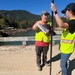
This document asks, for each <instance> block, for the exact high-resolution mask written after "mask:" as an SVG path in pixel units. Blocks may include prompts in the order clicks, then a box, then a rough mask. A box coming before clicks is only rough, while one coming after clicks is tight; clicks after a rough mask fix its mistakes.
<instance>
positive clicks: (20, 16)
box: [0, 10, 40, 23]
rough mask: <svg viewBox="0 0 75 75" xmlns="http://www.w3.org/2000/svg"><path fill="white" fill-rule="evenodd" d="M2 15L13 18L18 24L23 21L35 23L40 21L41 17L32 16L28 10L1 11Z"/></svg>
mask: <svg viewBox="0 0 75 75" xmlns="http://www.w3.org/2000/svg"><path fill="white" fill-rule="evenodd" d="M0 13H3V14H5V16H11V17H12V18H13V19H15V21H16V22H18V23H19V22H21V21H23V20H25V21H34V20H39V19H40V16H39V15H35V14H32V13H30V12H28V11H26V10H11V11H10V10H0Z"/></svg>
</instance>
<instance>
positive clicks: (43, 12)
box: [41, 10, 50, 15]
mask: <svg viewBox="0 0 75 75" xmlns="http://www.w3.org/2000/svg"><path fill="white" fill-rule="evenodd" d="M42 14H47V15H50V14H49V13H48V11H46V10H44V11H42V13H41V15H42Z"/></svg>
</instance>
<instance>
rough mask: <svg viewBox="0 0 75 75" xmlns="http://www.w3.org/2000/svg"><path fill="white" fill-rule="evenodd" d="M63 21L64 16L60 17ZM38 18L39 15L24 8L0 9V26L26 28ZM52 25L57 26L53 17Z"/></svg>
mask: <svg viewBox="0 0 75 75" xmlns="http://www.w3.org/2000/svg"><path fill="white" fill-rule="evenodd" d="M62 19H63V21H66V19H65V18H64V17H62ZM37 20H40V15H35V14H32V13H30V12H28V11H25V10H12V11H9V10H0V27H1V28H4V27H15V28H22V29H27V28H30V27H32V25H33V24H34V22H35V21H37ZM49 21H51V16H50V17H49ZM53 22H54V23H53V24H54V26H57V23H56V21H55V19H54V21H53Z"/></svg>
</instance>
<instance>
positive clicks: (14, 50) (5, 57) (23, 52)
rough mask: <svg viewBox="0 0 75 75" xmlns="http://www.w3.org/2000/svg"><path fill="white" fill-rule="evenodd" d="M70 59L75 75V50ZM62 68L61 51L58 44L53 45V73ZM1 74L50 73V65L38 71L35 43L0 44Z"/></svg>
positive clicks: (34, 74) (47, 74)
mask: <svg viewBox="0 0 75 75" xmlns="http://www.w3.org/2000/svg"><path fill="white" fill-rule="evenodd" d="M69 60H70V62H69V64H70V66H69V74H70V75H75V51H74V52H73V54H72V55H71V57H70V58H69ZM48 61H50V49H49V51H48ZM60 70H61V68H60V51H59V50H58V45H53V47H52V72H51V75H56V74H57V73H58V72H59V71H60ZM0 75H50V66H44V67H43V70H42V71H38V69H37V66H36V55H35V45H28V46H22V45H20V46H0Z"/></svg>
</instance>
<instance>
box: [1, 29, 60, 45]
mask: <svg viewBox="0 0 75 75" xmlns="http://www.w3.org/2000/svg"><path fill="white" fill-rule="evenodd" d="M19 36H22V37H25V36H35V31H33V30H28V31H27V32H22V33H19V34H15V35H12V37H19ZM55 43H56V44H58V43H59V40H57V41H55ZM26 44H27V45H30V44H35V41H26ZM0 45H22V42H18V41H16V42H0Z"/></svg>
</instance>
